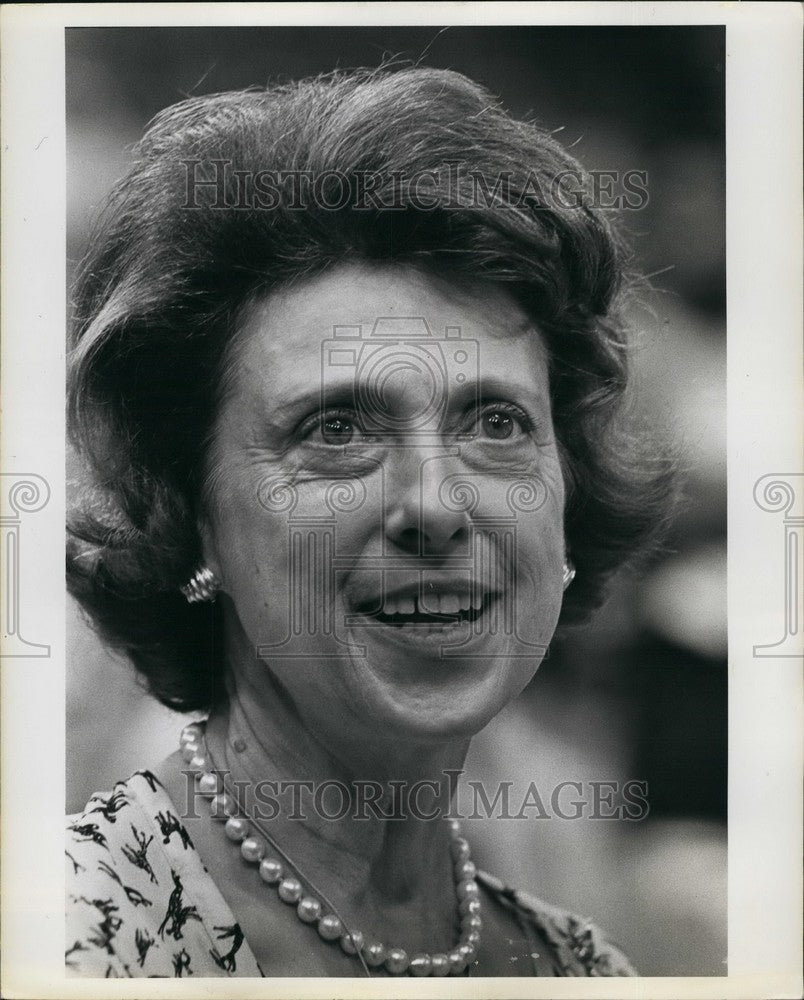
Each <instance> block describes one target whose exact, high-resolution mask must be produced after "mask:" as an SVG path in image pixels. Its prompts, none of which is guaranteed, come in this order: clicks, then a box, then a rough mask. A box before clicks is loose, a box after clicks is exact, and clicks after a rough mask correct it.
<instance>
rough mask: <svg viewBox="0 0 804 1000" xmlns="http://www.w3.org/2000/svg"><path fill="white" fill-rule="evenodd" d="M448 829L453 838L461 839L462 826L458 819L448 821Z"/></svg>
mask: <svg viewBox="0 0 804 1000" xmlns="http://www.w3.org/2000/svg"><path fill="white" fill-rule="evenodd" d="M447 829H448V830H449V832H450V833H451V834H452V836H453V837H460V835H461V824H460V822H459V821H458V820H457V819H448V820H447Z"/></svg>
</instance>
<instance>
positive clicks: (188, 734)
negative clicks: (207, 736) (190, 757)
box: [179, 722, 203, 743]
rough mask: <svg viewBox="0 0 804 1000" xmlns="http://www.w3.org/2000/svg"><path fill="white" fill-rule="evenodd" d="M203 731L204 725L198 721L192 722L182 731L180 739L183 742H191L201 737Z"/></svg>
mask: <svg viewBox="0 0 804 1000" xmlns="http://www.w3.org/2000/svg"><path fill="white" fill-rule="evenodd" d="M202 732H203V727H202V726H199V724H198V723H197V722H190V723H189V724H188V725H186V726H185V727H184V729H182V731H181V736H180V737H179V739H180V740H181V742H182V743H191V742H195V741H197V740H198V739H200V737H201V734H202Z"/></svg>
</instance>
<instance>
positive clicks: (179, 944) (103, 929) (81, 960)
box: [65, 771, 260, 978]
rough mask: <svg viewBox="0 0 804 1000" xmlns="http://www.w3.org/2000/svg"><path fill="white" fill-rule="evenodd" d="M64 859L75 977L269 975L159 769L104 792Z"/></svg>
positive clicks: (76, 824) (70, 834) (69, 963)
mask: <svg viewBox="0 0 804 1000" xmlns="http://www.w3.org/2000/svg"><path fill="white" fill-rule="evenodd" d="M65 855H66V900H65V902H66V924H67V928H66V937H65V941H66V953H65V965H66V967H67V971H68V972H69V973H71V974H73V975H79V976H101V977H107V978H109V977H119V976H123V977H131V976H160V977H161V976H170V977H174V976H192V975H196V976H198V975H203V976H221V975H233V974H236V975H259V974H260V973H259V970H258V969H257V968H256V964H255V963H254V960H253V957H252V956H251V955H250V953H248V948H247V947H246V948H245V949H243V948H242V945H243V943H244V941H243V935H242V932H241V931H240V928H239V926H238V925H237V923H236V922H235V920H234V918H233V917H232V914H231V911H230V910H229V908H228V906H227V905H226V903H225V902H224V900H223V897H222V896H221V895H220V892H219V891H218V889H217V887H216V886H215V884H214V882H213V881H212V879H211V878H210V876H209V873H208V872H207V870H206V868H205V867H204V865H203V863H202V861H201V858H200V857H199V855H198V853H197V852H196V850H195V848H194V846H193V843H192V841H191V840H190V837H189V834H188V833H187V830H186V829H185V827H184V825H183V823H182V822H181V819H180V818H179V816H178V815H177V812H176V810H175V808H174V806H173V803H172V801H171V800H170V798H169V797H168V795H167V793H166V792H165V790H164V788H163V787H162V785H161V784H160V782H159V780H158V779H157V778H156V776H155V775H154V774H153V773H152V772H151V771H138V772H136V773H135V774H134V775H132V776H131V777H130V778H128V779H127V780H126V781H120V782H118V783H117V784H116V785H115V786H114V788H113V789H112V791H111V792H103V793H96V794H95V795H93V796H92V797H91V798H90V800H89V801H88V802H87V804H86V806H85V808H84V809H83V811H82V812H80V813H76V814H74V815H71V816H68V817H67V842H66V846H65ZM247 953H248V954H247ZM252 964H254V966H255V967H254V968H253V969H252ZM238 966H240V968H239V967H238ZM243 966H245V967H246V968H243ZM246 970H248V971H246Z"/></svg>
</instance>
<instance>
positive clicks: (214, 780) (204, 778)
mask: <svg viewBox="0 0 804 1000" xmlns="http://www.w3.org/2000/svg"><path fill="white" fill-rule="evenodd" d="M198 791H199V792H200V793H201V794H202V795H203V796H204V797H205V798H208V799H209V798H212V796H213V795H217V793H218V776H217V774H210V773H209V771H207V772H205V773H204V774H199V775H198Z"/></svg>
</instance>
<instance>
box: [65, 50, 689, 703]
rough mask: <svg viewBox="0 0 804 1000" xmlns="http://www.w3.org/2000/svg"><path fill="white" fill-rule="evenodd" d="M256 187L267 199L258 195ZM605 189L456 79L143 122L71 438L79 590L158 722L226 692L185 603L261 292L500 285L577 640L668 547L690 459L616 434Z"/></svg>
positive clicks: (79, 316) (72, 575) (354, 76)
mask: <svg viewBox="0 0 804 1000" xmlns="http://www.w3.org/2000/svg"><path fill="white" fill-rule="evenodd" d="M215 161H218V162H217V165H216V163H215ZM221 165H223V167H222V166H221ZM445 165H447V169H446V170H445ZM456 165H458V166H460V165H463V167H464V168H468V169H463V170H460V169H458V167H457V166H456ZM210 171H212V172H210ZM266 171H268V173H266ZM215 172H217V174H216V173H215ZM237 172H240V177H238V174H237ZM261 172H262V174H261ZM283 172H285V173H283ZM258 175H261V177H262V180H261V181H258V180H257V178H258ZM303 175H306V176H307V177H308V178H311V179H312V182H313V183H314V184H315V185H317V186H316V188H315V193H316V197H314V198H308V199H307V201H306V203H305V204H304V205H303V206H301V207H300V204H299V198H298V191H296V192H295V195H294V193H293V192H292V191H290V192H289V191H288V190H286V189H282V190H280V192H279V195H280V196H279V197H277V196H276V192H274V194H271V192H270V191H269V187H270V186H271V185H276V184H279V182H280V181H282V183H284V180H287V179H288V178H298V177H301V176H303ZM244 177H246V178H250V180H251V183H252V184H257V185H258V190H257V194H259V193H260V192H261V195H260V198H257V197H256V195H255V191H254V190H252V192H251V196H250V197H249V198H247V199H245V200H244V197H243V188H242V184H243V183H244V182H243V178H244ZM366 178H372V180H370V181H367V180H366ZM415 178H419V181H418V182H416V183H417V184H418V188H416V187H415V186H414V182H413V180H411V179H415ZM422 178H424V180H425V181H426V184H425V192H426V205H424V204H423V198H422V187H421V179H422ZM567 178H569V179H570V180H571V188H572V193H573V197H567V195H568V193H569V192H570V189H569V188H568V187H567ZM210 179H213V180H215V179H217V181H218V183H216V184H206V185H205V184H203V183H198V182H199V181H202V180H210ZM283 179H284V180H283ZM191 181H192V183H191ZM361 183H362V184H363V191H364V201H365V204H361V205H359V206H356V205H355V203H354V202H352V201H351V200H350V202H349V204H342V202H343V201H344V199H343V196H342V195H343V190H344V184H346V186H347V188H348V189H349V190H352V187H351V185H352V184H354V185H358V184H361ZM260 184H261V186H259V185H260ZM280 186H281V185H280ZM367 186H368V188H370V192H371V196H370V197H369V195H368V194H367V193H366V190H367ZM590 190H591V184H590V178H589V175H588V174H587V173H586V172H585V171H584V170H583V168H582V167H581V165H580V164H579V163H578V162H577V161H576V160H575V159H574V158H572V157H571V156H569V154H568V153H567V152H566V151H565V150H564V149H563V147H562V146H561V145H560V144H559V143H558V142H557V141H556V140H555V139H554V138H553V137H552V135H550V134H549V133H548V132H547V131H545V130H544V129H542V128H540V127H538V126H537V125H535V124H531V123H528V122H522V121H517V120H514V119H513V118H511V117H510V116H509V115H508V114H507V113H506V112H505V111H504V110H503V109H502V107H501V106H500V104H499V103H498V102H497V101H496V100H495V99H494V98H493V97H492V96H491V95H490V94H489V93H488V92H486V91H485V90H484V89H483V88H482V87H480V86H478V85H477V84H475V83H474V82H472V81H470V80H469V79H467V78H466V77H464V76H462V75H460V74H458V73H454V72H449V71H445V70H436V69H425V68H415V67H413V68H411V67H403V68H391V69H389V68H387V67H386V68H383V69H380V70H358V71H350V72H336V73H332V74H327V75H324V76H319V77H315V78H311V79H305V80H301V81H296V82H292V83H288V84H283V85H280V86H271V87H267V88H262V89H249V90H245V91H236V92H230V93H222V94H214V95H211V96H204V97H195V98H191V99H189V100H185V101H183V102H181V103H179V104H176V105H174V106H173V107H169V108H167V109H166V110H164V111H162V112H161V113H160V114H159V115H157V117H156V118H155V119H154V120H153V121H152V122H151V124H150V126H149V127H148V129H147V131H146V134H145V136H144V138H143V139H142V141H141V142H140V143H139V145H138V146H137V148H136V153H135V158H134V162H133V164H132V166H131V169H130V171H129V173H128V175H127V176H126V177H125V178H124V179H123V180H122V181H121V182H119V183H118V184H117V185H116V187H115V188H114V190H113V191H112V193H111V196H110V198H109V200H108V203H107V205H106V208H105V210H104V212H103V214H102V215H101V217H100V219H99V221H98V224H97V225H96V227H95V231H94V235H93V237H92V239H91V243H90V250H89V253H88V254H87V256H86V258H85V259H84V261H83V263H82V265H81V267H80V269H79V273H78V277H77V282H76V286H75V295H74V302H73V305H74V324H73V343H72V350H71V356H70V365H69V372H70V375H69V378H70V383H69V392H68V402H69V425H70V431H71V439H72V441H73V443H74V444H75V445H76V446H77V448H78V450H79V452H80V453H81V454H82V456H83V458H84V461H85V465H86V467H87V469H88V470H89V472H90V475H91V479H92V488H90V489H88V490H85V491H84V492H83V494H82V495H81V496H80V497H79V498H78V500H77V502H76V504H75V505H74V510H73V513H72V515H71V520H70V524H69V529H68V539H69V541H68V585H69V587H70V590H71V592H72V593H73V594H74V595H75V597H76V598H77V599H78V600H79V602H80V603H81V604H82V606H83V607H84V609H85V610H86V611H87V612H88V613H89V616H90V618H91V619H92V621H93V624H94V626H95V628H96V630H97V631H98V632H99V634H100V636H101V637H102V638H103V639H104V640H105V641H106V642H107V643H108V644H109V645H110V646H111V647H112V648H114V649H116V650H118V651H121V652H123V653H125V654H127V655H128V657H130V659H131V661H132V662H133V664H134V666H135V667H136V668H137V670H138V671H139V673H140V674H141V676H142V678H144V680H145V682H146V684H147V686H148V688H149V690H150V691H151V693H152V694H153V695H155V696H156V697H157V698H158V699H159V700H160V701H161V702H162V703H163V704H165V705H167V706H169V707H170V708H173V709H177V710H183V711H189V710H193V709H208V708H210V707H212V706H213V705H214V704H215V703H216V702H218V701H219V700H220V699H221V698H222V697H224V691H225V687H224V684H223V678H224V671H225V664H224V662H223V657H222V650H221V643H220V638H221V632H222V629H221V622H220V620H219V618H218V616H219V614H220V611H219V608H218V606H217V605H215V604H212V605H210V604H188V603H187V602H186V601H185V598H184V597H183V596H182V594H181V593H180V591H179V587H180V586H181V585H182V584H184V583H186V582H187V580H188V579H189V577H190V576H191V574H192V572H193V570H194V568H195V567H196V565H197V564H198V561H199V558H200V540H199V537H198V533H197V528H196V524H197V514H198V510H199V504H200V502H201V497H202V496H203V490H204V481H203V478H204V477H203V469H204V457H205V453H206V450H207V447H208V445H209V442H210V436H211V433H212V429H213V424H214V420H215V415H216V407H217V405H218V402H219V398H220V389H221V383H222V381H223V380H224V375H225V372H226V364H227V345H228V344H229V343H230V341H231V338H232V336H233V334H234V332H235V330H236V328H237V320H238V316H239V314H240V312H241V310H242V309H243V306H244V303H245V302H246V301H247V300H248V299H249V297H250V296H253V295H254V294H257V293H260V292H269V291H270V290H272V289H276V288H278V287H280V286H283V285H287V284H288V283H291V282H298V281H300V280H304V279H305V278H309V277H312V276H314V275H316V274H319V273H321V272H323V271H325V270H327V269H328V268H333V267H336V266H337V265H339V264H341V263H343V262H346V261H362V262H375V261H377V262H385V263H389V262H391V263H392V262H398V263H400V264H406V265H412V266H415V267H419V268H422V269H424V270H426V271H438V272H441V273H443V274H445V275H447V276H448V277H450V276H451V277H452V278H453V279H454V280H456V281H464V282H465V281H471V282H477V281H479V280H484V281H488V282H493V283H496V284H498V285H501V286H504V287H505V288H506V289H507V290H508V291H509V293H510V294H511V295H513V296H514V298H515V299H516V300H517V301H518V302H519V303H520V305H521V306H522V307H523V308H524V309H525V311H526V312H527V313H528V315H529V316H530V317H531V318H532V319H533V321H534V322H535V323H536V324H537V325H538V328H539V329H540V330H541V331H542V333H543V334H544V337H545V340H546V343H547V346H548V350H549V356H550V385H551V397H552V407H553V417H554V423H555V429H556V434H557V438H558V442H559V448H560V453H561V457H562V463H563V470H564V475H565V478H566V485H567V501H566V508H565V531H566V538H567V545H568V549H569V551H570V552H571V556H572V559H573V561H574V563H575V566H576V569H577V577H576V579H575V581H574V583H573V585H572V586H571V587H570V589H569V590H568V591H567V593H566V595H565V599H564V605H563V609H562V617H561V623H568V622H572V621H578V620H580V619H582V618H584V617H585V616H587V615H588V614H589V613H590V611H591V610H592V609H594V608H595V607H596V606H597V605H598V604H600V603H601V601H602V600H603V596H604V592H605V588H606V583H607V581H608V580H609V578H610V577H611V576H612V574H613V572H614V571H615V570H616V569H617V568H618V567H619V566H620V565H622V564H623V563H624V562H626V561H629V560H633V559H634V558H635V557H636V556H637V555H638V554H639V553H644V552H645V551H649V550H651V548H654V547H655V546H656V545H657V543H658V540H659V539H660V537H661V534H662V531H663V529H664V526H665V525H666V523H667V520H668V510H669V508H670V506H671V504H672V498H673V496H674V487H673V483H674V480H675V474H674V464H673V462H672V460H671V459H667V458H665V457H663V455H664V454H665V452H663V451H662V450H661V449H657V446H656V443H655V441H652V440H649V439H648V438H647V437H645V435H644V434H641V433H635V432H634V431H633V429H630V430H629V428H628V426H627V423H626V422H624V421H623V420H622V419H621V416H622V411H623V410H624V409H626V408H624V407H623V399H624V392H625V389H626V385H627V382H628V371H629V357H628V355H629V350H628V341H627V337H626V332H625V328H624V324H623V323H622V322H621V320H620V318H619V303H620V301H621V298H622V295H623V292H624V291H625V290H626V288H627V287H628V282H627V281H625V280H624V277H623V275H624V273H625V271H626V267H627V257H626V253H625V251H624V248H623V245H622V243H621V241H620V239H619V238H618V237H617V235H616V233H615V231H614V229H613V227H612V223H611V219H610V218H609V217H607V216H606V215H604V214H603V213H602V212H601V211H600V210H598V209H597V208H595V206H594V205H593V204H592V203H591V201H590V199H589V198H584V197H578V192H579V191H586V192H588V191H590ZM562 192H563V194H562ZM294 197H295V201H294V200H293V199H294ZM266 199H270V203H268V202H267V201H266Z"/></svg>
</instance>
